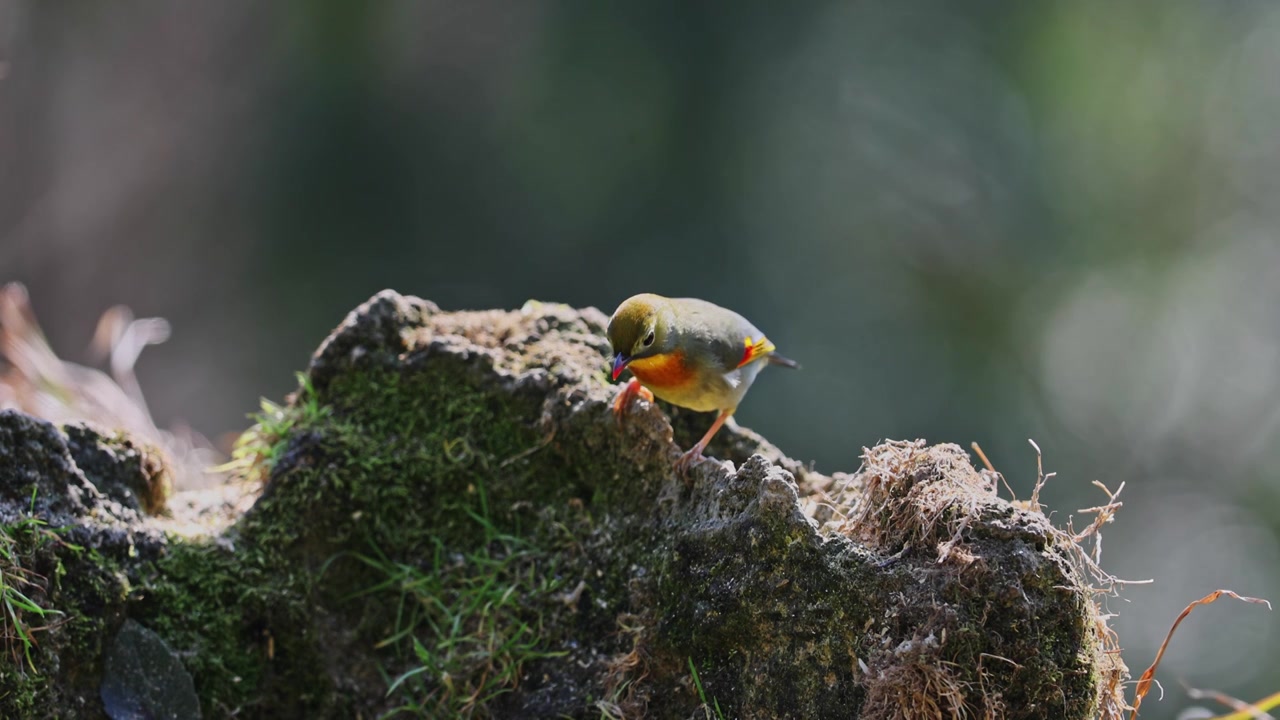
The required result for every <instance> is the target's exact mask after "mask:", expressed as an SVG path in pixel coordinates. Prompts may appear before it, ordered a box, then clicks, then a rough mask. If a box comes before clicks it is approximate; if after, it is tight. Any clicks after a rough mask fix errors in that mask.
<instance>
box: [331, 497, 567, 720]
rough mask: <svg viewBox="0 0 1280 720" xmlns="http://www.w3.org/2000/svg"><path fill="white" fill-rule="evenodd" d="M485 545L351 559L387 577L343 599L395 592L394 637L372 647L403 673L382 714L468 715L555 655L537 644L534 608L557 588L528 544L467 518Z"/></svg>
mask: <svg viewBox="0 0 1280 720" xmlns="http://www.w3.org/2000/svg"><path fill="white" fill-rule="evenodd" d="M471 516H472V519H473V520H475V521H476V522H477V523H478V524H480V525H481V527H482V529H483V531H484V534H485V537H486V542H485V543H484V544H483V545H482V546H480V547H479V548H478V549H475V550H472V551H470V552H468V553H465V554H464V553H456V552H451V551H450V550H449V549H448V548H447V547H446V546H445V544H444V542H443V541H441V540H440V539H439V538H434V542H433V551H432V553H431V557H430V559H429V561H427V562H424V563H421V564H418V565H410V564H406V563H400V562H394V561H392V560H390V559H388V558H387V557H386V556H385V555H383V554H382V553H381V552H380V551H378V550H376V549H375V550H374V552H373V553H372V554H371V555H361V554H357V555H353V557H355V558H356V559H357V560H359V561H360V562H362V563H364V564H365V565H367V566H368V567H370V568H373V569H374V570H375V571H377V573H378V575H379V576H380V577H382V578H384V579H383V580H382V581H381V582H379V583H377V584H375V585H373V586H371V587H369V588H366V589H365V590H363V591H360V592H358V593H356V594H355V595H353V596H352V597H351V598H349V599H355V598H359V597H368V596H377V595H385V594H388V593H390V594H394V595H396V596H397V599H396V600H395V608H396V609H395V621H394V625H393V628H394V629H393V632H392V634H391V635H390V636H388V637H386V638H384V639H383V640H382V641H381V642H379V643H378V647H379V648H384V647H389V648H395V649H396V651H397V652H398V653H399V655H400V661H401V664H402V665H403V664H404V663H405V662H406V661H407V664H408V665H409V667H408V669H406V670H403V671H402V672H400V674H399V675H397V676H396V677H394V678H389V687H388V688H387V695H388V697H392V696H396V695H397V694H398V695H399V696H400V697H403V698H404V700H403V701H402V703H401V704H400V705H399V706H398V707H396V708H394V709H393V710H392V711H390V712H389V713H387V714H386V715H384V717H390V716H393V715H397V714H400V713H407V714H411V715H415V716H423V715H426V716H429V717H470V716H472V715H474V714H476V713H479V714H482V715H483V714H484V713H485V712H486V710H485V708H486V706H487V704H488V703H490V702H491V701H492V700H493V699H494V698H496V697H498V696H499V695H502V694H504V693H507V692H510V691H511V690H512V689H513V688H515V686H516V685H517V684H518V683H519V681H520V674H521V671H522V668H523V666H524V665H525V664H526V663H528V662H531V661H533V660H538V659H542V658H551V657H560V656H563V655H565V653H564V652H559V651H552V650H548V649H547V648H546V647H544V645H545V643H544V641H543V639H542V626H541V625H542V624H541V621H540V618H539V615H538V613H537V612H536V611H534V610H532V609H531V608H533V607H536V606H537V605H540V604H541V602H539V599H546V598H549V597H550V595H551V594H552V593H553V592H555V591H556V590H558V589H559V588H560V585H561V581H560V580H558V579H555V578H554V572H553V570H554V568H550V567H545V565H546V561H545V559H543V556H541V555H540V553H538V552H537V550H536V548H534V547H533V546H532V545H531V544H530V543H529V542H528V541H526V540H524V539H521V538H518V537H514V536H511V535H506V534H502V533H500V532H498V531H497V529H496V528H494V526H493V525H492V524H491V523H490V522H489V521H488V520H487V519H486V518H485V516H484V515H483V514H476V513H472V514H471Z"/></svg>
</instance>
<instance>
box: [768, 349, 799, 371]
mask: <svg viewBox="0 0 1280 720" xmlns="http://www.w3.org/2000/svg"><path fill="white" fill-rule="evenodd" d="M769 364H770V365H781V366H782V367H789V368H791V369H793V370H799V369H800V363H798V362H796V361H795V360H792V359H791V358H787V357H783V356H781V355H779V354H778V353H769Z"/></svg>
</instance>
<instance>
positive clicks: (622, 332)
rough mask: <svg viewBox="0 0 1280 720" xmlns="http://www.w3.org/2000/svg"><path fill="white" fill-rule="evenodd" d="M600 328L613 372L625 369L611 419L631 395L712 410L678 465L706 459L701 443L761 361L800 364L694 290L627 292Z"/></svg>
mask: <svg viewBox="0 0 1280 720" xmlns="http://www.w3.org/2000/svg"><path fill="white" fill-rule="evenodd" d="M608 336H609V345H610V348H611V350H612V352H613V355H612V358H611V361H612V375H613V380H614V381H617V379H618V376H619V375H621V374H622V372H623V371H624V370H630V371H631V375H632V377H631V379H630V380H629V381H628V382H627V383H626V385H624V386H623V388H622V389H621V390H620V391H619V392H618V395H617V397H616V398H615V399H614V402H613V412H614V415H615V417H617V418H618V419H619V420H621V418H622V416H623V415H624V414H625V413H626V412H627V411H628V409H629V407H630V405H631V403H632V402H633V401H634V399H635V398H636V397H637V396H639V397H643V398H644V399H646V400H648V401H650V402H652V401H653V398H654V396H657V397H658V398H659V399H661V400H665V401H666V402H669V403H671V404H672V405H678V406H680V407H684V408H688V409H690V410H693V411H696V412H710V411H713V410H714V411H717V412H718V413H719V414H718V415H717V416H716V419H715V421H714V422H713V423H712V424H711V428H710V429H709V430H707V434H706V435H703V436H702V439H701V440H699V441H698V442H697V444H696V445H694V446H693V447H692V448H690V449H689V451H688V452H686V453H684V454H683V455H681V456H680V458H679V459H678V460H677V461H676V468H677V469H679V470H685V469H688V468H689V467H690V466H692V465H694V464H696V463H700V462H702V461H703V460H705V459H706V458H705V457H703V454H702V453H703V451H704V450H706V448H707V444H708V443H710V442H711V438H713V437H714V436H715V434H716V433H717V432H718V431H719V430H720V428H721V427H722V426H723V425H724V423H725V421H726V420H728V419H729V417H730V416H731V415H733V413H734V412H735V411H736V410H737V409H738V405H739V404H740V403H741V402H742V398H743V397H744V396H745V395H746V394H747V390H749V389H750V388H751V384H752V383H753V382H755V379H756V375H758V374H759V373H760V370H761V369H763V368H764V366H765V365H780V366H782V367H788V368H793V369H799V368H800V364H799V363H797V362H796V361H794V360H791V359H789V358H786V357H783V356H782V355H779V354H778V352H777V348H776V347H775V346H774V344H773V343H772V342H770V341H769V339H768V338H767V337H765V334H764V333H763V332H762V331H761V330H760V329H759V328H757V327H756V326H755V325H753V324H751V322H750V321H749V320H747V319H746V318H744V317H743V316H741V315H739V314H738V313H736V312H734V311H732V310H729V309H727V308H723V307H720V306H719V305H716V304H715V303H712V302H708V301H706V300H699V299H697V298H668V297H663V296H661V295H655V294H653V293H641V294H639V295H633V296H631V297H629V298H627V299H626V300H624V301H623V302H622V304H621V305H619V306H618V309H617V310H615V311H614V312H613V315H612V316H611V317H610V318H609V326H608Z"/></svg>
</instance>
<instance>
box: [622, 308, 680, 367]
mask: <svg viewBox="0 0 1280 720" xmlns="http://www.w3.org/2000/svg"><path fill="white" fill-rule="evenodd" d="M671 323H672V312H671V304H670V303H669V302H668V301H667V299H666V298H664V297H662V296H660V295H653V294H649V293H644V294H641V295H635V296H632V297H629V298H627V299H626V300H624V301H623V303H622V304H621V305H619V306H618V309H617V310H614V311H613V317H611V318H609V345H610V346H612V348H613V379H614V380H617V379H618V376H619V375H621V374H622V371H623V370H624V369H625V368H626V367H627V364H628V363H630V362H631V361H632V360H639V359H641V358H647V357H653V356H655V355H661V354H663V353H666V352H669V351H670V350H671V347H670V345H671V344H672V342H673V341H674V337H673V334H672V333H671Z"/></svg>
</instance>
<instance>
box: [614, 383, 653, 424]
mask: <svg viewBox="0 0 1280 720" xmlns="http://www.w3.org/2000/svg"><path fill="white" fill-rule="evenodd" d="M637 396H639V397H642V398H644V399H645V400H648V401H649V402H653V393H652V392H651V391H650V390H649V388H647V387H645V386H643V385H641V384H640V381H639V380H636V379H635V378H631V379H630V380H628V381H627V384H626V385H624V386H623V387H622V390H620V391H619V392H618V396H617V397H616V398H614V400H613V416H614V418H615V419H616V420H617V421H618V423H619V424H621V423H622V416H623V415H626V414H627V413H628V412H630V411H631V403H632V401H634V400H635V399H636V397H637Z"/></svg>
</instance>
